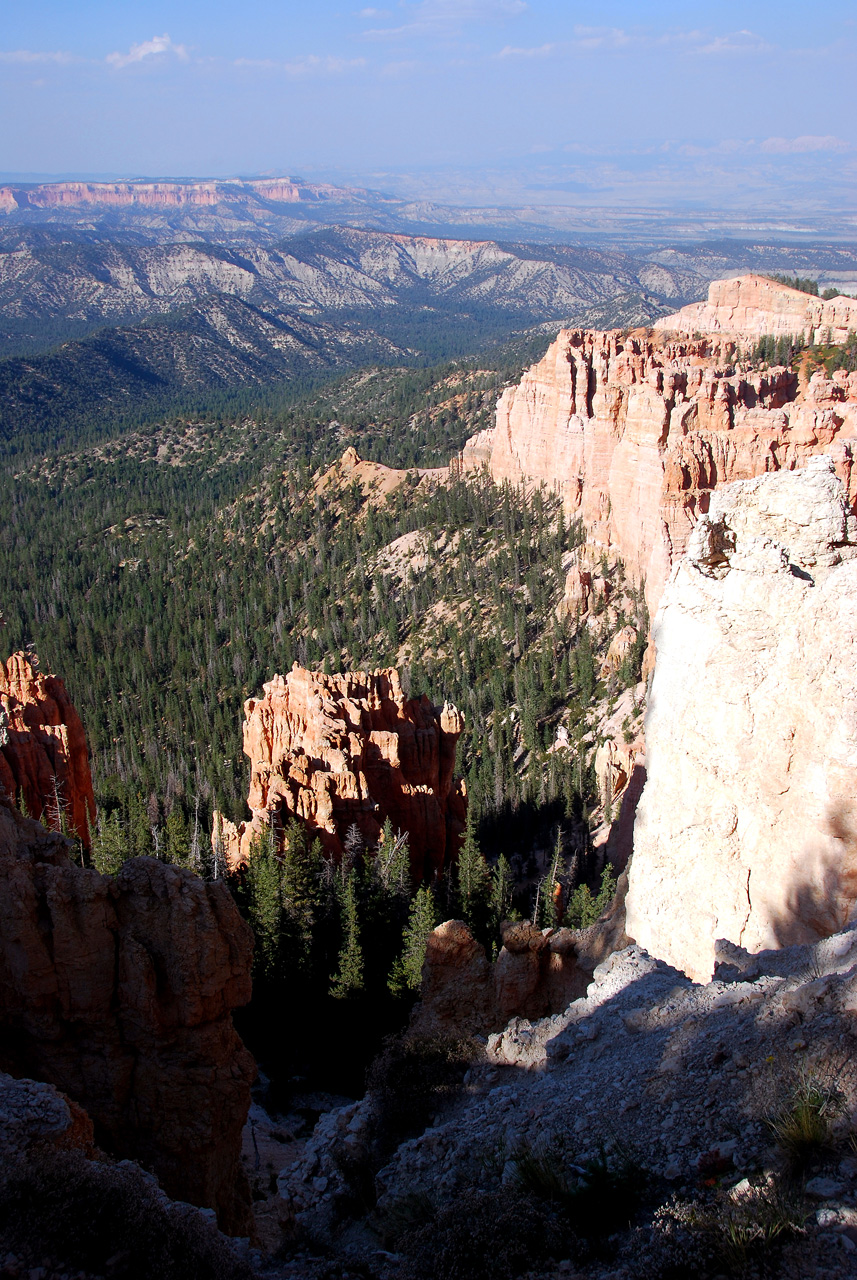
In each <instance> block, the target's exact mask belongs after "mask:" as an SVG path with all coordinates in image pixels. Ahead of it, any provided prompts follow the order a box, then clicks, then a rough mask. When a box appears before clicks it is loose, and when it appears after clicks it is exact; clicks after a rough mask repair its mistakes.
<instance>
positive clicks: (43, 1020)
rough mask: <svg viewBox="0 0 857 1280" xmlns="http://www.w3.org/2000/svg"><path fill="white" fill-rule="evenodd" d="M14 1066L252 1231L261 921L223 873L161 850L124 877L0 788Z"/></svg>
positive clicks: (165, 1176) (108, 1143)
mask: <svg viewBox="0 0 857 1280" xmlns="http://www.w3.org/2000/svg"><path fill="white" fill-rule="evenodd" d="M0 876H2V880H3V885H4V892H3V895H2V898H0V1069H2V1070H6V1071H9V1072H11V1073H12V1074H13V1075H25V1076H31V1077H34V1078H35V1079H37V1080H44V1081H48V1082H50V1083H51V1084H53V1085H55V1086H56V1087H57V1088H58V1089H61V1090H62V1091H63V1092H64V1093H66V1094H68V1095H69V1097H70V1098H72V1099H74V1101H75V1102H76V1103H79V1104H80V1105H81V1106H82V1107H83V1108H85V1110H86V1112H87V1113H88V1115H89V1116H90V1117H91V1118H92V1121H93V1122H94V1125H95V1137H96V1141H97V1142H98V1143H99V1145H100V1146H102V1147H104V1148H105V1149H107V1150H108V1151H110V1152H113V1153H114V1154H117V1155H121V1156H127V1157H130V1158H132V1159H134V1160H138V1161H139V1162H140V1163H141V1164H143V1165H144V1166H145V1167H147V1168H150V1169H152V1170H153V1171H154V1172H155V1174H156V1175H157V1177H158V1178H159V1180H160V1182H161V1184H162V1186H163V1187H164V1189H165V1191H167V1193H168V1194H169V1195H171V1196H173V1197H175V1198H178V1199H182V1200H188V1201H190V1202H192V1203H193V1204H197V1205H203V1206H208V1207H210V1208H213V1209H215V1210H216V1211H217V1214H218V1218H219V1220H220V1222H221V1225H222V1226H223V1227H224V1228H225V1229H227V1230H230V1231H233V1232H237V1233H239V1234H242V1233H244V1231H245V1228H246V1227H247V1225H248V1223H249V1217H248V1215H249V1194H248V1189H247V1184H246V1179H245V1178H244V1175H243V1173H242V1172H241V1168H240V1163H239V1159H240V1150H241V1129H242V1126H243V1124H244V1120H245V1117H246V1115H247V1108H248V1106H249V1102H250V1082H251V1080H252V1078H253V1076H254V1075H255V1066H254V1063H253V1060H252V1058H251V1057H250V1055H249V1054H248V1053H247V1051H246V1050H245V1049H244V1047H243V1045H242V1043H241V1041H240V1040H239V1038H238V1036H237V1034H236V1032H235V1030H234V1028H233V1026H232V1018H231V1011H232V1009H233V1008H234V1007H235V1006H237V1005H242V1004H245V1003H246V1002H247V1000H248V999H249V998H250V964H251V955H252V935H251V932H250V929H249V926H247V925H246V924H245V923H244V921H243V920H242V919H241V917H240V916H239V914H238V911H237V909H236V907H235V904H234V902H233V901H232V898H231V896H230V894H229V891H228V890H227V889H226V887H225V885H223V884H222V883H217V884H204V883H203V882H202V881H201V880H199V879H198V878H197V877H196V876H194V875H193V874H192V873H191V872H189V871H186V870H183V869H179V868H176V867H171V866H166V865H164V864H162V863H160V862H156V861H155V860H154V859H150V858H135V859H133V860H132V861H130V862H126V863H125V865H124V866H123V867H122V870H121V871H120V872H119V874H118V875H117V876H116V877H115V879H113V878H111V877H109V876H102V875H100V874H99V873H98V872H96V871H92V870H88V869H85V868H82V867H78V866H74V865H72V864H71V863H70V861H69V859H68V856H67V842H66V841H65V840H64V839H63V837H61V836H58V835H56V834H54V833H52V832H48V831H46V830H45V829H44V827H42V826H40V825H39V824H38V823H36V822H34V821H32V820H31V819H29V818H24V817H22V816H21V814H20V813H18V812H17V810H15V809H13V808H12V807H11V806H10V805H8V804H7V803H5V802H0Z"/></svg>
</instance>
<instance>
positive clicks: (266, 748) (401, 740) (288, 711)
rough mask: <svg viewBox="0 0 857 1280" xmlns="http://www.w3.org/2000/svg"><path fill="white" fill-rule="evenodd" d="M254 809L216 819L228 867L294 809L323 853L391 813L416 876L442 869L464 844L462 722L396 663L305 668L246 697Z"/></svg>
mask: <svg viewBox="0 0 857 1280" xmlns="http://www.w3.org/2000/svg"><path fill="white" fill-rule="evenodd" d="M244 712H245V719H244V752H245V754H246V755H247V756H249V758H250V766H251V774H250V794H249V797H248V804H249V806H250V809H251V810H252V814H253V816H252V819H251V821H250V822H249V823H246V824H244V823H242V824H241V825H240V826H239V827H237V828H236V827H234V826H233V825H232V824H229V823H226V822H224V821H223V820H222V819H220V820H218V822H217V823H216V824H215V831H214V835H213V839H214V842H215V845H216V846H219V847H220V848H222V850H223V852H224V854H225V857H226V859H227V861H228V863H229V865H230V867H233V868H234V867H235V866H238V865H239V864H240V863H241V862H242V861H243V860H245V859H246V857H247V855H248V852H249V847H250V842H251V840H252V839H253V836H254V835H255V834H257V833H258V834H261V833H265V832H267V830H268V826H269V822H270V820H271V818H272V817H273V818H274V819H275V821H276V822H277V823H278V824H279V825H280V826H282V825H284V824H285V823H286V821H287V820H288V819H289V818H290V817H291V816H295V817H297V818H300V819H301V820H302V821H304V822H305V823H306V824H307V826H308V828H309V830H310V831H311V832H312V833H313V834H317V835H318V836H319V837H320V838H321V841H322V844H323V845H324V847H325V849H326V851H327V852H328V853H330V854H332V855H333V856H339V855H340V854H341V853H342V849H343V841H344V839H345V836H346V834H347V832H348V829H349V827H351V826H352V825H356V826H357V827H358V828H359V830H360V832H361V834H362V835H363V838H364V839H365V840H366V841H367V842H368V843H370V844H371V843H374V842H376V841H377V839H378V836H379V835H380V831H381V827H382V825H383V823H384V821H385V819H386V818H389V819H390V820H391V822H392V824H393V827H394V829H395V830H401V831H407V832H408V833H409V836H410V851H411V862H412V866H413V869H414V873H415V875H417V876H422V875H423V874H424V872H428V871H435V870H440V869H441V868H442V867H443V865H444V861H445V859H446V858H447V857H448V856H449V854H450V853H451V852H453V851H454V850H456V849H457V843H458V838H459V836H460V834H461V832H462V830H463V824H464V817H465V800H464V792H463V788H462V785H461V783H460V782H459V781H458V780H456V779H455V778H454V777H453V772H454V768H455V748H456V743H457V742H458V738H459V735H460V734H461V731H462V729H463V727H464V718H463V716H462V715H461V714H460V712H459V711H457V710H456V708H455V707H453V706H452V705H451V704H450V703H447V704H445V705H444V706H443V707H442V708H441V709H440V710H438V709H437V708H435V707H433V706H432V705H431V703H430V702H429V700H428V698H426V697H425V696H422V697H420V698H410V699H407V698H405V696H404V694H403V692H402V687H401V684H400V682H399V674H398V672H397V671H395V670H394V669H390V670H384V671H369V672H363V671H354V672H351V673H349V674H347V675H330V676H327V675H322V674H321V673H319V672H314V671H306V670H304V669H303V668H302V667H299V666H298V665H297V664H295V666H294V667H293V668H292V670H291V671H290V672H289V674H288V675H287V676H286V677H285V679H284V678H283V677H282V676H274V678H273V680H270V681H269V682H268V683H267V684H266V685H265V686H264V697H262V698H250V699H249V700H248V701H247V702H246V703H245V704H244Z"/></svg>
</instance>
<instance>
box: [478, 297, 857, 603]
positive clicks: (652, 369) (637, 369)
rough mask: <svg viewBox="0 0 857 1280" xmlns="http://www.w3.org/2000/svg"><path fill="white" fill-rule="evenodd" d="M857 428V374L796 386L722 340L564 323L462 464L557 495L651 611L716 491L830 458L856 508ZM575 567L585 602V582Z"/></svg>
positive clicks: (576, 587) (787, 374)
mask: <svg viewBox="0 0 857 1280" xmlns="http://www.w3.org/2000/svg"><path fill="white" fill-rule="evenodd" d="M790 292H794V291H793V290H792V291H790ZM801 296H802V297H804V296H806V295H801ZM855 428H857V374H845V373H843V372H838V373H836V374H835V375H834V376H833V378H826V377H825V376H824V375H823V374H816V375H814V376H813V378H812V379H811V380H810V382H809V384H808V385H806V386H799V380H798V378H797V376H796V375H795V374H793V373H792V372H791V370H789V369H784V368H774V369H771V370H768V371H764V372H747V371H745V370H744V369H743V368H742V366H741V364H740V362H739V361H738V359H737V350H736V346H735V343H734V342H732V341H731V340H729V339H726V338H722V337H721V338H701V339H689V338H682V339H676V338H670V337H668V336H667V335H665V334H663V333H652V332H647V331H645V330H639V331H635V332H633V333H631V334H630V335H628V336H625V335H624V334H623V333H622V332H621V331H619V330H612V331H609V332H597V331H591V330H581V329H567V330H563V331H562V332H561V333H560V334H559V336H558V337H557V339H556V341H555V342H554V343H553V344H552V345H551V347H550V348H549V349H548V351H547V354H546V355H545V356H544V358H543V359H542V360H541V361H539V363H538V364H536V365H534V366H533V367H532V368H531V369H530V370H528V372H527V373H525V374H524V376H523V378H522V379H521V382H520V385H519V386H516V387H510V388H509V389H508V390H507V391H505V392H504V394H503V396H502V397H501V399H500V402H499V404H498V406H497V420H496V426H495V427H494V428H492V429H490V430H487V431H482V432H479V433H478V435H476V436H473V437H472V438H471V439H470V440H469V441H468V442H467V444H466V445H465V448H464V452H463V455H462V465H463V466H464V467H465V468H477V467H480V466H483V465H487V466H488V468H489V470H490V472H491V474H492V476H493V477H494V478H495V479H496V480H498V481H503V480H509V481H511V482H513V483H528V482H544V483H545V484H547V485H548V486H549V487H550V488H552V489H554V490H555V491H556V492H557V493H558V494H560V495H561V497H562V499H563V503H564V505H565V509H566V511H567V512H568V514H569V515H571V516H577V517H580V518H582V519H583V521H584V523H585V525H586V527H587V533H588V537H589V538H590V540H591V541H592V542H594V543H596V544H598V545H599V546H601V547H608V548H615V550H616V551H618V553H619V554H620V555H621V556H622V558H623V559H624V561H625V563H626V566H627V567H628V570H629V571H630V573H631V575H632V576H633V577H634V578H635V579H636V580H637V581H639V580H641V579H644V580H645V583H646V597H647V601H648V606H649V610H650V612H651V613H652V615H654V612H655V609H656V607H657V603H658V601H659V599H660V596H661V592H662V590H663V586H664V583H665V582H666V579H667V576H668V574H669V571H670V568H671V566H672V564H673V563H674V561H675V560H676V559H678V558H679V557H680V556H681V554H682V552H683V551H684V547H685V545H686V543H687V539H688V537H689V535H690V533H691V531H692V529H693V527H694V525H695V523H696V521H697V519H698V518H699V516H700V514H702V513H704V512H705V511H706V510H707V508H708V501H709V497H710V494H711V492H712V490H714V489H715V488H717V487H719V486H720V485H723V484H725V483H728V482H730V481H733V480H741V479H747V478H752V477H753V476H756V475H760V474H762V473H764V472H767V471H777V470H780V469H788V470H791V469H793V468H795V467H798V466H802V465H804V464H805V463H806V460H807V459H808V458H809V457H810V456H811V455H812V454H815V453H819V452H825V453H829V454H831V456H832V457H833V458H834V460H835V461H836V465H837V472H838V474H839V476H840V478H841V479H842V480H843V482H844V483H845V485H846V488H847V490H848V493H849V497H850V500H851V501H852V503H853V502H854V501H855V498H857V468H855V467H854V465H853V464H854V459H855V457H857V453H855V450H857V442H855V440H854V437H855ZM574 572H575V571H574V570H572V575H571V576H572V578H573V581H571V582H570V584H569V585H570V588H571V589H572V591H575V592H577V594H578V595H579V594H580V592H581V591H583V590H584V588H585V584H584V583H582V582H581V581H579V580H578V579H579V578H580V575H579V574H578V575H577V578H575V577H574Z"/></svg>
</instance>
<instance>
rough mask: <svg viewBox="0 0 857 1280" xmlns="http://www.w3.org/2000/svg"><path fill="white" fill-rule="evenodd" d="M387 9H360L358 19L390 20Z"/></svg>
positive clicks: (389, 13)
mask: <svg viewBox="0 0 857 1280" xmlns="http://www.w3.org/2000/svg"><path fill="white" fill-rule="evenodd" d="M392 16H393V15H392V14H391V12H390V10H389V9H361V10H360V13H359V14H358V17H360V18H391V17H392Z"/></svg>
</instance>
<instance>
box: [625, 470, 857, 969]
mask: <svg viewBox="0 0 857 1280" xmlns="http://www.w3.org/2000/svg"><path fill="white" fill-rule="evenodd" d="M855 600H857V521H855V518H854V516H853V515H852V514H851V512H850V509H849V504H848V501H847V497H846V493H845V490H844V488H843V486H842V484H841V482H840V481H839V480H838V479H837V477H836V475H835V473H834V468H833V464H832V462H831V461H830V460H829V459H827V458H817V459H813V460H812V461H811V463H810V465H809V466H808V467H807V468H806V469H804V470H800V471H794V472H785V471H783V472H779V473H776V474H773V475H768V476H764V477H760V478H757V479H755V480H748V481H743V482H739V483H737V484H734V485H730V486H728V487H727V488H725V489H723V490H722V491H719V492H717V493H715V494H714V495H712V499H711V506H710V509H709V511H708V514H707V515H706V516H704V517H702V518H701V519H700V521H699V522H698V524H697V526H696V528H695V530H694V532H693V535H692V537H691V539H690V541H689V543H688V548H687V555H686V557H685V559H684V560H682V561H681V563H680V564H679V565H678V566H677V567H676V568H675V570H674V571H673V574H672V577H671V579H670V581H669V584H668V586H667V588H666V591H665V592H664V596H663V599H662V602H661V607H660V611H659V613H658V615H657V617H656V619H655V622H654V627H653V631H654V641H655V645H656V649H657V661H656V664H655V672H654V679H653V682H652V687H651V695H650V699H649V707H648V712H647V715H646V724H645V733H646V760H647V772H648V777H647V781H646V785H645V788H644V790H643V795H642V798H641V801H640V804H639V808H638V812H637V818H636V824H635V829H634V858H633V862H632V864H631V870H630V888H629V891H628V898H627V926H626V927H627V931H628V934H629V935H630V936H631V937H633V938H635V939H636V941H637V942H638V943H639V944H640V945H641V946H643V947H645V948H646V949H647V950H648V951H650V952H651V953H652V954H653V955H656V956H658V957H660V958H662V959H664V960H666V961H667V962H668V963H670V964H673V965H675V966H677V967H678V968H681V969H683V970H684V971H685V972H686V973H688V974H690V975H691V976H692V977H695V978H700V979H708V978H710V976H711V973H712V970H713V966H714V958H715V944H716V942H717V940H718V939H727V940H729V941H730V942H732V943H734V944H738V945H740V946H743V947H745V948H749V949H750V950H752V951H756V950H760V949H764V948H774V947H782V946H787V945H791V944H797V943H807V942H811V941H813V940H815V939H818V938H819V937H824V936H827V935H828V934H831V933H833V932H834V931H835V930H837V929H840V928H842V926H843V924H844V923H845V921H846V920H847V919H848V918H849V916H850V914H851V912H852V911H853V909H854V906H855V902H857V618H855V611H854V602H855Z"/></svg>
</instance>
